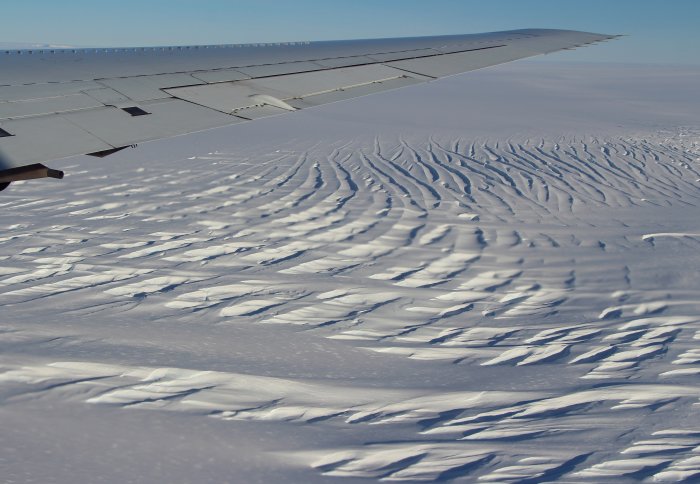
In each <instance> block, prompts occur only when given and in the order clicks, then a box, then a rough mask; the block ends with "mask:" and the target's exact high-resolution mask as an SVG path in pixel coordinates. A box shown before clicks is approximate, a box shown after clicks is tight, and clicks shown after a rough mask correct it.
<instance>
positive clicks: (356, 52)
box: [0, 29, 616, 190]
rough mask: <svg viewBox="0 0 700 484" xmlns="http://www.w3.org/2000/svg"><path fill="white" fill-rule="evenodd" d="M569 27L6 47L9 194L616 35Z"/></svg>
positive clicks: (0, 179) (2, 92)
mask: <svg viewBox="0 0 700 484" xmlns="http://www.w3.org/2000/svg"><path fill="white" fill-rule="evenodd" d="M615 37H616V36H611V35H600V34H592V33H587V32H575V31H566V30H537V29H530V30H516V31H508V32H494V33H487V34H471V35H459V36H440V37H418V38H403V39H378V40H354V41H331V42H301V43H299V42H297V43H280V44H264V45H261V44H254V45H225V46H180V47H149V48H126V49H50V50H46V49H44V50H41V49H40V50H5V51H0V190H2V189H4V188H6V187H7V185H8V184H9V183H11V182H13V181H18V180H27V179H33V178H43V177H53V178H60V177H61V176H62V173H61V172H58V171H57V170H51V169H48V168H46V167H45V166H44V165H43V163H44V162H46V161H49V160H54V159H59V158H65V157H68V156H73V155H80V154H92V155H95V156H105V155H108V154H110V153H113V152H115V151H118V150H120V149H122V148H124V147H126V146H129V145H133V144H136V143H141V142H145V141H152V140H156V139H161V138H167V137H172V136H177V135H181V134H186V133H191V132H196V131H202V130H206V129H210V128H214V127H220V126H226V125H230V124H235V123H243V122H248V121H251V120H255V119H259V118H263V117H267V116H274V115H279V114H285V113H289V112H292V111H296V110H299V109H306V108H310V107H314V106H319V105H322V104H327V103H331V102H335V101H341V100H345V99H350V98H354V97H359V96H364V95H367V94H373V93H376V92H382V91H387V90H392V89H397V88H401V87H405V86H410V85H413V84H418V83H423V82H428V81H431V80H434V79H439V78H442V77H445V76H450V75H454V74H459V73H463V72H468V71H471V70H475V69H480V68H483V67H489V66H493V65H497V64H502V63H505V62H510V61H513V60H517V59H522V58H526V57H531V56H535V55H540V54H547V53H551V52H556V51H559V50H565V49H573V48H576V47H581V46H584V45H589V44H593V43H597V42H601V41H606V40H610V39H613V38H615Z"/></svg>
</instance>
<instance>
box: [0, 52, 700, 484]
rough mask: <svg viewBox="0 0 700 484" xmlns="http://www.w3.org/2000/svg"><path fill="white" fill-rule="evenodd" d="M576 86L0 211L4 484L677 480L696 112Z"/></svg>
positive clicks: (235, 150) (49, 196)
mask: <svg viewBox="0 0 700 484" xmlns="http://www.w3.org/2000/svg"><path fill="white" fill-rule="evenodd" d="M543 66H544V67H543ZM557 69H563V71H557ZM581 69H583V68H582V67H569V68H568V70H567V68H565V67H561V66H560V67H558V68H556V67H546V64H524V65H522V66H520V67H511V66H506V67H503V68H498V69H493V70H491V71H489V72H487V73H477V74H476V75H474V76H473V77H469V76H467V77H464V78H457V79H452V80H447V81H445V83H444V84H442V86H443V87H442V89H443V91H444V92H443V91H440V89H441V88H440V86H441V84H437V83H436V84H433V85H430V86H426V87H421V88H420V89H418V88H416V89H407V90H405V91H403V92H398V93H395V94H391V95H387V97H371V98H367V99H365V100H360V101H358V103H357V104H341V105H338V106H332V107H330V108H326V109H322V110H318V111H310V112H309V113H308V114H306V113H298V114H301V116H302V117H300V116H297V115H296V114H295V115H292V116H291V117H287V118H286V120H285V118H279V119H273V120H268V121H262V122H261V123H259V124H257V125H251V126H250V127H242V128H231V129H224V130H219V131H216V132H213V133H202V134H199V135H193V136H190V137H186V138H183V139H182V140H172V141H166V142H159V143H154V144H151V145H146V146H144V147H143V148H142V149H143V151H142V152H139V151H133V150H129V152H128V154H123V153H122V154H120V155H115V156H116V157H115V158H114V160H115V161H114V163H106V164H100V163H96V162H94V161H93V160H85V159H82V158H80V159H74V160H70V161H68V162H67V163H68V164H71V163H72V166H68V167H64V168H66V171H67V173H68V174H69V175H70V176H68V177H67V178H66V179H65V180H64V181H63V182H62V183H63V185H59V184H58V182H56V183H55V184H52V183H51V182H50V181H48V182H46V183H45V184H42V182H36V183H26V184H22V183H18V184H16V186H13V189H12V190H10V191H7V192H4V193H3V196H2V198H0V225H1V226H2V227H3V230H2V233H0V423H2V427H3V438H2V439H1V440H2V445H3V446H4V447H6V448H7V449H6V450H7V452H8V454H7V455H11V456H12V457H10V458H6V457H2V456H0V462H1V463H2V464H1V465H0V467H4V468H6V469H7V474H5V476H10V477H9V478H8V479H9V480H16V481H23V480H24V481H27V480H35V481H49V480H55V481H60V482H76V479H77V480H78V481H80V480H83V481H86V482H87V481H96V480H98V479H101V480H106V481H109V482H111V481H114V482H123V481H126V480H129V479H135V478H136V477H138V476H135V475H134V474H133V473H138V474H139V476H141V477H142V478H143V480H156V477H155V475H156V474H155V472H156V470H154V469H158V471H157V472H159V474H158V478H159V479H162V480H165V481H173V482H175V481H183V480H185V481H198V482H209V481H211V482H225V481H230V480H231V476H232V475H234V476H236V480H240V481H241V482H252V481H255V480H259V481H266V482H276V481H281V480H285V479H286V480H292V481H299V482H332V481H334V480H337V481H338V482H341V481H342V479H340V478H350V479H352V482H356V481H362V480H363V479H374V480H376V479H381V480H386V481H407V482H415V481H448V480H456V481H460V482H499V483H500V482H513V483H515V482H523V483H524V482H544V481H553V482H613V481H620V482H634V481H648V482H693V481H694V480H697V479H698V478H700V454H698V449H700V430H698V428H697V427H698V426H697V425H696V421H697V420H698V408H699V407H698V401H699V400H698V399H699V398H700V385H698V375H700V352H699V351H698V349H697V348H696V347H697V343H698V341H699V340H700V289H698V288H699V287H700V271H698V270H697V268H698V267H700V256H699V255H698V254H699V253H698V248H700V244H699V242H700V236H698V233H700V230H699V229H700V228H699V227H698V223H699V222H700V217H699V216H698V214H700V208H699V206H700V119H699V118H698V117H697V112H700V111H697V110H695V111H694V110H693V109H694V108H693V104H692V103H693V102H695V101H692V100H691V101H688V102H689V103H690V104H688V105H686V103H684V102H682V100H678V99H675V98H669V97H668V96H670V94H659V96H660V98H659V99H656V98H650V99H647V100H646V101H645V103H646V104H645V106H649V105H651V106H661V105H663V106H666V108H667V109H666V110H664V111H663V112H662V111H661V110H659V113H658V114H656V115H655V114H654V111H647V115H648V116H650V117H651V118H653V119H650V120H644V121H643V122H642V121H639V122H636V121H635V123H637V124H634V125H632V124H631V123H632V120H633V119H635V120H636V119H639V117H638V113H637V112H636V111H635V110H636V109H638V105H637V104H632V103H628V102H627V101H626V100H625V99H627V98H626V97H625V96H627V97H629V96H632V95H633V93H634V92H635V91H634V90H635V89H637V90H638V92H645V93H646V92H647V91H646V90H644V89H642V87H644V86H640V85H635V84H634V82H633V81H627V82H630V83H631V84H630V86H629V90H624V92H623V93H620V85H619V84H617V83H618V82H620V81H619V79H621V78H625V77H624V76H628V77H626V78H625V79H629V78H630V77H631V76H632V74H634V73H637V74H638V72H639V71H638V70H637V69H640V68H634V69H633V68H629V69H632V70H631V71H630V70H624V69H623V68H619V69H620V70H612V71H611V70H610V69H612V68H598V71H596V73H594V74H596V75H597V76H598V79H602V80H601V81H599V83H592V84H587V83H590V82H592V81H590V79H592V78H593V77H595V76H594V75H592V74H590V73H589V74H588V75H587V77H581V76H580V73H581V72H582V71H581ZM652 71H653V70H652ZM556 72H559V74H558V75H560V76H563V78H564V79H563V80H560V81H561V82H560V83H558V84H557V86H559V91H556V92H552V91H551V90H550V91H546V90H545V91H546V92H545V91H543V90H542V88H541V87H538V86H542V85H544V86H549V85H551V83H552V81H551V79H549V78H548V77H547V76H550V75H552V74H553V73H556ZM586 72H587V71H586ZM513 73H516V74H519V75H517V76H513ZM652 74H653V75H654V76H660V74H658V73H655V71H653V72H652ZM650 75H651V74H650ZM634 79H638V80H637V81H636V82H642V81H641V80H639V79H641V78H639V77H634ZM655 79H657V81H659V82H665V83H666V84H664V85H665V86H666V87H665V89H663V90H662V91H664V92H666V93H668V91H669V90H674V89H675V91H674V92H676V93H682V92H685V93H695V94H696V96H695V98H694V99H698V98H700V96H697V94H700V93H698V92H697V85H700V84H693V85H692V86H691V85H690V84H687V83H686V81H687V78H686V76H684V75H680V74H679V75H673V74H668V78H655ZM659 79H661V80H659ZM535 81H537V82H535ZM606 83H607V84H606ZM494 86H496V87H494ZM498 86H500V89H505V88H507V89H506V90H505V91H503V92H504V94H503V97H502V98H498V97H494V96H493V95H491V94H493V92H494V91H496V92H500V91H498V89H497V87H498ZM431 89H436V90H438V91H439V93H433V94H431V93H432V92H433V91H431ZM492 90H493V91H492ZM453 91H455V92H460V93H466V94H465V95H468V96H470V99H467V100H464V101H455V99H461V97H459V96H454V92H453ZM417 94H422V97H421V96H417ZM613 94H614V96H613ZM431 96H433V97H431ZM577 96H578V97H577ZM587 96H588V97H587ZM605 96H608V97H607V98H606V99H618V98H619V99H620V100H619V101H617V103H616V102H614V101H610V103H612V105H611V106H608V107H606V106H604V105H603V104H602V103H601V101H600V100H599V99H600V98H601V97H605ZM615 96H617V97H615ZM416 97H418V99H414V98H416ZM477 97H478V98H479V99H476V98H477ZM552 98H553V100H552ZM411 99H413V100H415V102H416V106H415V107H414V108H413V109H415V111H412V116H407V115H406V113H405V110H406V109H408V108H407V107H406V106H407V105H410V104H411V102H409V100H411ZM516 99H522V101H521V104H517V103H515V101H514V100H516ZM556 100H559V101H561V102H562V103H563V104H562V106H561V107H559V108H557V107H556V106H554V104H553V103H554V102H555V101H556ZM587 100H588V101H590V104H587ZM455 103H456V106H453V110H452V111H450V105H451V104H455ZM533 103H535V104H536V103H540V106H541V110H537V109H535V107H533V106H534V105H533ZM467 104H468V105H467ZM572 105H573V106H574V107H575V108H576V109H575V110H572ZM590 107H595V108H596V109H595V110H592V109H590V110H589V108H590ZM468 108H469V109H468ZM482 108H483V109H482ZM368 109H373V111H371V112H374V113H376V119H374V121H373V122H372V123H369V122H367V118H366V116H365V114H366V112H367V110H368ZM605 109H608V111H604V110H605ZM625 109H626V111H625ZM392 110H394V111H396V112H397V114H395V115H394V116H395V117H394V118H392V119H393V122H392V123H388V122H386V123H385V124H383V123H384V121H383V120H384V119H385V118H384V117H386V116H389V115H390V114H387V113H391V112H393V111H392ZM601 110H603V111H604V112H602V113H601ZM450 113H451V114H450ZM504 113H505V114H508V113H510V114H508V116H507V117H505V118H503V119H504V121H503V127H501V128H500V129H496V128H495V127H494V126H495V125H494V123H496V122H497V121H498V118H499V117H500V116H501V115H503V116H505V114H504ZM693 113H695V114H693ZM294 116H297V120H296V124H295V119H294ZM421 116H422V123H424V124H421V123H419V122H418V121H416V118H417V117H421ZM616 116H617V117H616ZM693 116H695V117H693ZM602 118H606V119H607V120H608V121H607V122H608V123H609V125H605V124H604V123H602V121H601V119H602ZM300 119H301V120H302V121H304V123H302V122H300V121H299V120H300ZM339 119H340V121H339ZM533 119H537V120H538V122H537V123H534V122H533V121H532V120H533ZM674 121H675V124H674ZM691 121H692V123H691ZM432 122H435V123H437V124H435V126H436V127H435V128H434V129H433V128H431V130H428V131H427V130H426V128H425V125H428V124H430V123H432ZM645 122H646V123H647V124H646V125H644V123H645ZM286 123H291V124H286ZM334 123H335V124H334ZM601 123H602V124H601ZM302 124H303V125H304V126H299V127H297V125H302ZM620 124H622V125H623V127H622V128H619V127H618V126H619V125H620ZM430 125H431V126H433V125H432V124H430ZM480 125H483V126H482V127H481V128H479V126H480ZM515 125H517V126H521V127H522V129H516V128H517V126H515ZM613 125H615V126H613ZM291 126H293V127H291ZM416 126H418V128H417V127H416ZM445 126H447V128H445V129H443V128H444V127H445ZM301 128H303V129H301ZM237 129H241V130H242V131H241V132H240V133H239V132H238V131H236V130H237ZM334 129H336V130H338V132H340V133H342V136H340V135H338V133H335V134H336V136H334V137H331V136H330V133H332V132H333V130H334ZM246 130H247V131H246ZM314 130H315V131H314ZM309 132H313V133H316V134H315V135H314V136H312V137H309ZM368 132H369V133H371V135H368ZM237 133H239V134H237ZM376 133H379V134H376ZM237 136H240V138H236V137H237ZM139 157H140V158H139ZM54 188H55V189H56V191H52V190H53V189H54ZM105 428H107V429H108V430H105ZM77 430H80V432H77ZM79 433H82V434H84V435H82V434H81V435H80V436H78V434H79ZM156 441H158V442H161V443H162V444H161V445H155V444H153V445H149V444H150V443H151V442H156ZM57 443H60V444H61V445H57ZM125 443H126V444H125ZM195 443H196V444H195ZM166 444H167V445H166ZM111 445H115V446H119V445H122V446H123V447H120V449H121V450H117V451H114V452H113V454H111V455H113V458H112V459H107V460H106V461H104V460H103V459H102V458H100V457H99V451H98V450H97V449H105V448H111V447H109V446H111ZM131 446H134V449H139V450H138V451H134V452H131V451H127V450H125V449H126V448H130V447H131ZM35 455H46V456H55V457H47V459H46V460H45V461H42V462H35V459H34V457H33V456H35ZM112 460H113V461H114V462H117V463H118V465H116V464H115V465H111V464H110V462H112ZM59 461H60V462H67V463H68V464H71V465H69V466H68V467H71V468H70V469H69V468H67V467H65V466H64V467H62V466H61V465H57V464H56V462H59Z"/></svg>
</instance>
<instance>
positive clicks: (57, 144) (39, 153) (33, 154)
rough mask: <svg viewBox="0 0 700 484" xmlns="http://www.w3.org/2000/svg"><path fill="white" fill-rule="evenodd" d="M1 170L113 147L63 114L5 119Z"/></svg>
mask: <svg viewBox="0 0 700 484" xmlns="http://www.w3.org/2000/svg"><path fill="white" fill-rule="evenodd" d="M2 128H3V129H4V130H6V131H7V132H9V133H10V134H12V136H10V137H5V138H2V143H0V170H4V169H9V168H16V167H20V166H23V165H30V164H33V163H39V162H42V161H46V160H52V159H55V158H64V157H67V156H73V155H78V154H84V153H92V152H94V151H103V150H107V149H111V148H113V147H112V146H110V145H109V144H107V143H106V142H104V141H102V140H101V139H99V138H98V137H96V136H94V135H92V134H90V133H88V132H86V131H85V130H83V129H81V128H79V127H78V126H76V125H75V124H73V123H71V122H70V121H68V120H67V119H64V118H63V117H62V116H61V115H58V114H52V115H49V116H39V117H34V118H25V119H16V120H11V121H3V123H2Z"/></svg>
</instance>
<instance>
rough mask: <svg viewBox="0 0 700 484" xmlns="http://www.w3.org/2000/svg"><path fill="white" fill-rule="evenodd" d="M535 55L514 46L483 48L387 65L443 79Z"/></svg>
mask: <svg viewBox="0 0 700 484" xmlns="http://www.w3.org/2000/svg"><path fill="white" fill-rule="evenodd" d="M533 55H536V52H533V51H530V50H527V49H523V48H520V47H514V46H500V47H485V48H482V49H479V50H470V51H466V52H459V53H455V54H444V55H439V56H432V57H423V58H419V59H409V60H402V61H396V62H389V63H388V64H387V65H389V66H391V67H396V68H397V69H402V70H404V71H407V72H413V73H416V74H421V75H424V76H430V77H435V78H438V77H445V76H451V75H454V74H460V73H463V72H468V71H473V70H476V69H481V68H483V67H490V66H494V65H497V64H503V63H504V62H510V61H513V60H516V59H523V58H526V57H531V56H533Z"/></svg>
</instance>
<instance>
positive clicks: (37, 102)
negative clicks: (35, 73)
mask: <svg viewBox="0 0 700 484" xmlns="http://www.w3.org/2000/svg"><path fill="white" fill-rule="evenodd" d="M98 106H102V104H101V103H100V102H98V101H97V100H95V99H93V98H91V97H90V96H87V95H85V94H69V95H67V96H58V97H50V98H43V99H34V100H31V101H12V102H0V120H2V119H8V118H22V117H27V116H36V115H39V114H53V113H62V112H67V111H78V110H80V109H90V108H95V107H98Z"/></svg>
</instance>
